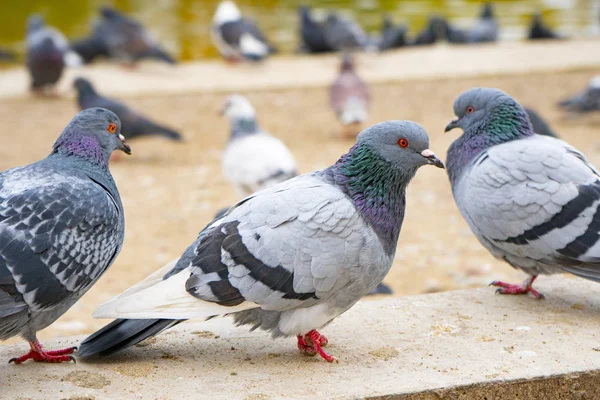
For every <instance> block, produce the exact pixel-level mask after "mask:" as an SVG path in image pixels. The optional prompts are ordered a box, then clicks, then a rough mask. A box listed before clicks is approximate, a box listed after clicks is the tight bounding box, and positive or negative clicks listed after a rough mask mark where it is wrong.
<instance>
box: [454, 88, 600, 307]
mask: <svg viewBox="0 0 600 400" xmlns="http://www.w3.org/2000/svg"><path fill="white" fill-rule="evenodd" d="M454 113H455V114H456V118H455V119H453V120H452V122H450V124H448V126H447V127H446V131H449V130H451V129H454V128H461V129H462V130H463V134H462V135H461V136H460V137H459V138H458V139H457V140H455V141H454V143H452V145H451V146H450V149H449V150H448V159H447V165H448V175H449V177H450V183H451V185H452V193H453V194H454V199H455V200H456V204H457V206H458V208H459V210H460V211H461V213H462V215H463V217H464V218H465V220H466V221H467V223H468V224H469V226H470V227H471V230H472V231H473V233H474V234H475V236H476V237H477V238H478V239H479V241H480V242H481V244H483V246H484V247H485V248H486V249H488V250H489V251H490V253H491V254H492V255H493V256H495V257H497V258H499V259H502V260H504V261H506V262H508V263H509V264H510V265H512V266H513V267H515V268H517V269H520V270H522V271H524V272H525V273H527V274H529V277H528V278H527V280H525V282H524V283H523V284H522V285H514V284H508V283H504V282H498V281H496V282H492V285H494V286H498V287H499V289H498V292H499V293H503V294H526V293H531V294H532V295H533V296H535V297H536V298H541V297H542V295H541V294H540V293H539V292H537V291H536V290H535V289H533V287H532V284H533V281H534V280H535V279H536V277H537V276H538V275H540V274H556V273H564V272H569V273H572V274H575V275H577V276H579V277H582V278H586V279H590V280H594V281H597V282H600V263H598V260H599V259H600V241H599V238H600V234H599V233H600V209H599V208H598V207H599V204H600V175H599V174H598V171H597V170H596V168H594V166H592V165H591V164H590V163H589V162H588V161H587V160H586V158H585V156H584V155H583V154H582V153H581V152H579V151H578V150H576V149H575V148H573V147H572V146H570V145H569V144H568V143H566V142H563V141H562V140H558V139H555V138H552V137H548V136H541V135H535V134H534V131H533V129H532V126H531V123H530V122H529V118H528V117H527V114H526V113H525V110H524V109H523V107H521V106H520V105H519V104H518V103H517V102H516V101H515V100H514V99H513V98H511V97H510V96H508V95H507V94H506V93H504V92H501V91H500V90H497V89H488V88H477V89H471V90H468V91H466V92H464V93H463V94H461V95H460V96H459V97H458V98H457V99H456V101H455V102H454Z"/></svg>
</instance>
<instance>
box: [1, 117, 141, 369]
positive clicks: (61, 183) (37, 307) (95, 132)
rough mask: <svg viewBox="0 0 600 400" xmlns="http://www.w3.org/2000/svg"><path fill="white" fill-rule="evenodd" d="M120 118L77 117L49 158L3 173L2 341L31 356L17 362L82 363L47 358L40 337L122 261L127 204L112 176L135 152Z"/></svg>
mask: <svg viewBox="0 0 600 400" xmlns="http://www.w3.org/2000/svg"><path fill="white" fill-rule="evenodd" d="M119 125H120V123H119V119H118V118H117V116H116V115H115V114H113V113H112V112H110V111H107V110H105V109H101V108H93V109H89V110H85V111H82V112H80V113H79V114H77V115H76V116H75V117H74V118H73V120H72V121H71V122H70V123H69V125H67V127H66V128H65V130H64V131H63V133H62V134H61V135H60V137H59V138H58V140H57V141H56V143H54V146H53V148H52V152H51V153H50V155H49V156H48V157H47V158H45V159H43V160H41V161H38V162H36V163H34V164H30V165H27V166H25V167H18V168H13V169H9V170H7V171H4V172H2V173H0V340H6V339H8V338H11V337H14V336H17V335H18V336H21V337H22V338H23V339H25V340H27V341H28V342H29V346H30V348H31V350H30V351H29V352H28V353H27V354H25V355H24V356H21V357H18V358H13V359H11V360H10V362H14V363H15V364H20V363H22V362H24V361H26V360H28V359H33V360H35V361H43V362H52V363H58V362H64V361H75V359H74V358H73V356H71V355H70V354H71V353H73V352H74V351H75V350H76V349H77V348H76V347H68V348H66V349H62V350H53V351H47V350H45V349H43V348H42V345H41V344H40V343H39V342H38V340H37V338H36V333H37V332H38V331H40V330H42V329H44V328H46V327H47V326H49V325H51V324H52V323H53V322H54V321H56V320H57V319H58V318H59V317H60V316H61V315H63V314H64V313H65V312H66V311H67V310H68V309H69V308H71V306H72V305H73V304H75V303H76V302H77V301H78V300H79V298H80V297H81V296H83V295H84V294H85V292H87V290H88V289H89V288H90V287H92V285H93V284H94V283H95V282H96V281H97V280H98V279H99V278H100V276H101V275H102V274H103V273H104V272H105V271H106V270H107V269H108V267H109V266H110V265H111V264H112V263H113V261H115V259H116V258H117V255H118V254H119V251H120V250H121V246H122V244H123V236H124V219H123V205H122V204H121V199H120V197H119V191H118V190H117V186H116V185H115V182H114V180H113V178H112V176H111V174H110V172H109V170H108V160H109V158H110V155H111V153H112V152H113V151H114V150H122V151H124V152H126V153H128V154H129V153H131V150H130V148H129V146H128V145H127V143H126V142H125V139H124V138H123V136H122V135H121V133H120V129H119Z"/></svg>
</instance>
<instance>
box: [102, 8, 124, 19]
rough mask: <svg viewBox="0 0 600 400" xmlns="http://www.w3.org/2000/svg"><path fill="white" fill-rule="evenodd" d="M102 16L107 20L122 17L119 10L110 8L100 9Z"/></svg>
mask: <svg viewBox="0 0 600 400" xmlns="http://www.w3.org/2000/svg"><path fill="white" fill-rule="evenodd" d="M100 15H102V17H103V18H105V19H115V18H118V17H120V16H121V14H120V13H119V12H118V11H117V10H115V9H114V8H111V7H108V6H104V7H101V8H100Z"/></svg>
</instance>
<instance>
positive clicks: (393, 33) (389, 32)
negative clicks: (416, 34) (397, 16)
mask: <svg viewBox="0 0 600 400" xmlns="http://www.w3.org/2000/svg"><path fill="white" fill-rule="evenodd" d="M406 32H407V28H406V26H405V25H398V26H395V25H394V21H392V18H391V17H390V16H389V15H384V16H383V23H382V25H381V41H380V42H379V50H380V51H385V50H389V49H396V48H399V47H404V46H406V45H408V41H407V38H406Z"/></svg>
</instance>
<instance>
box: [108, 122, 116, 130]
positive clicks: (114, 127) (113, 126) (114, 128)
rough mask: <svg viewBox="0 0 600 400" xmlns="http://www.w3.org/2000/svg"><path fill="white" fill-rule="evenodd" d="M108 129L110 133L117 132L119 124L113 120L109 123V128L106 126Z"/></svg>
mask: <svg viewBox="0 0 600 400" xmlns="http://www.w3.org/2000/svg"><path fill="white" fill-rule="evenodd" d="M106 130H107V131H109V132H110V133H115V132H116V131H117V124H115V123H112V122H111V123H110V124H108V128H106Z"/></svg>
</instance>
